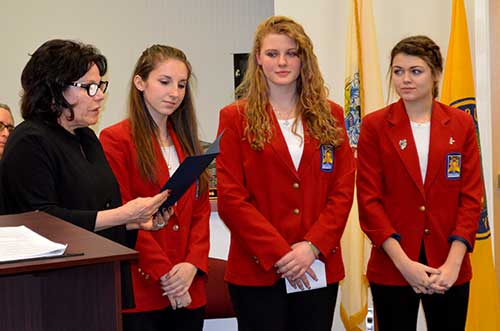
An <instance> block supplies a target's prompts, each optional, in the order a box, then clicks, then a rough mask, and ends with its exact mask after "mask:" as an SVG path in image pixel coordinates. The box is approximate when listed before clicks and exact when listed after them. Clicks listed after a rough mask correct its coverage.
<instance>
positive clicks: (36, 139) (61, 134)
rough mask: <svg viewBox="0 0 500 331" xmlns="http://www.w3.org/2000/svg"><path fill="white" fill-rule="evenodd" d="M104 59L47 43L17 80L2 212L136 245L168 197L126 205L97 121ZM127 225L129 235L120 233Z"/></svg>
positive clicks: (128, 294) (1, 171) (0, 171)
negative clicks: (17, 107) (17, 108)
mask: <svg viewBox="0 0 500 331" xmlns="http://www.w3.org/2000/svg"><path fill="white" fill-rule="evenodd" d="M106 67H107V61H106V58H105V57H104V56H103V55H101V53H100V52H99V51H98V50H97V49H96V48H95V47H93V46H91V45H86V44H83V43H79V42H74V41H71V40H58V39H55V40H49V41H47V42H45V43H44V44H43V45H41V46H40V47H39V48H38V49H37V50H36V51H35V52H34V53H33V55H31V58H30V60H29V61H28V63H27V64H26V66H25V67H24V70H23V72H22V76H21V84H22V88H23V94H22V100H21V113H22V116H23V118H24V122H22V123H21V124H19V125H18V126H17V128H16V130H14V131H13V132H12V135H11V136H10V138H9V143H8V144H7V146H6V148H5V152H4V155H3V159H2V161H1V162H0V163H1V168H0V183H1V187H0V193H1V197H0V198H1V199H2V200H3V202H4V209H5V210H3V213H6V214H14V213H21V212H27V211H33V210H40V211H44V212H47V213H49V214H51V215H54V216H57V217H59V218H62V219H63V220H66V221H68V222H70V223H73V224H75V225H77V226H79V227H82V228H84V229H87V230H90V231H96V233H98V234H99V235H102V236H104V237H106V238H109V239H111V240H113V241H115V242H118V243H120V244H124V245H128V246H129V247H134V243H135V239H136V236H137V231H136V230H135V229H138V228H142V229H148V230H155V229H158V228H159V227H160V226H161V224H164V223H165V222H166V221H167V220H168V216H169V215H168V214H166V215H157V214H156V212H157V210H158V208H159V206H160V205H161V203H163V201H165V200H166V199H167V197H168V192H164V193H161V194H157V195H155V196H154V197H151V198H139V199H135V200H132V201H130V202H128V203H126V204H124V205H122V201H121V198H120V190H119V187H118V183H117V182H116V179H115V177H114V175H113V172H112V171H111V168H110V167H109V165H108V162H107V161H106V158H105V156H104V153H103V150H102V147H101V144H100V143H99V140H98V139H97V137H96V136H95V134H94V131H92V130H91V129H90V128H89V126H90V125H93V124H96V122H97V120H98V116H99V113H100V111H101V105H102V102H103V100H104V92H105V91H106V87H107V86H108V82H106V81H103V80H102V76H103V75H104V74H105V73H106ZM126 227H127V228H128V229H129V230H130V231H126ZM121 273H122V282H121V284H122V304H123V306H124V307H132V306H133V295H132V284H131V276H130V268H129V265H128V263H122V268H121Z"/></svg>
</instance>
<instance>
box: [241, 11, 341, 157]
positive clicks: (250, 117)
mask: <svg viewBox="0 0 500 331" xmlns="http://www.w3.org/2000/svg"><path fill="white" fill-rule="evenodd" d="M271 33H275V34H284V35H286V36H288V37H289V38H291V39H292V40H293V41H295V42H296V43H297V52H298V55H299V58H300V61H301V69H300V74H299V77H298V78H297V96H298V102H297V111H298V114H299V115H302V116H303V118H304V120H305V122H306V124H307V130H308V132H309V134H310V135H311V136H312V137H314V138H316V139H317V140H318V141H319V143H320V144H331V145H333V146H335V147H337V146H340V144H342V142H343V134H342V126H341V125H339V123H338V121H337V120H336V119H335V118H334V117H333V116H332V114H331V110H330V105H329V103H328V99H327V96H328V90H327V88H326V87H325V82H324V80H323V77H322V75H321V72H320V70H319V65H318V59H317V58H316V55H315V54H314V52H313V44H312V41H311V39H310V38H309V36H308V35H307V34H306V33H305V31H304V28H303V27H302V26H301V25H300V24H298V23H297V22H295V21H294V20H292V19H290V18H288V17H285V16H271V17H269V18H267V19H266V20H265V21H264V22H262V23H261V24H260V25H259V26H258V27H257V30H256V32H255V37H254V43H253V48H252V52H251V54H250V56H249V58H248V68H247V70H246V72H245V76H244V78H243V81H242V83H241V84H240V85H239V86H238V88H237V89H236V97H237V99H238V101H237V105H238V106H241V107H244V109H245V115H246V119H247V124H246V128H245V138H246V139H247V140H248V141H249V143H250V146H251V147H252V148H253V149H254V150H262V149H263V148H264V144H266V143H269V142H270V141H271V138H272V136H273V129H272V125H271V116H270V113H269V112H268V111H267V110H266V106H267V104H268V102H269V87H268V85H267V80H266V76H265V75H264V72H263V70H262V67H261V66H260V65H259V64H258V63H257V58H256V55H257V54H259V53H260V51H261V47H262V41H263V40H264V38H265V37H266V36H267V35H268V34H271Z"/></svg>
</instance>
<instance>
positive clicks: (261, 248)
mask: <svg viewBox="0 0 500 331" xmlns="http://www.w3.org/2000/svg"><path fill="white" fill-rule="evenodd" d="M237 95H238V100H237V101H236V102H235V103H233V104H231V105H228V106H226V107H224V108H223V109H222V110H221V112H220V123H219V133H221V132H224V136H223V137H222V140H221V145H220V150H221V153H220V155H219V156H218V158H217V184H218V186H217V193H218V212H219V215H220V217H221V219H222V220H223V221H224V223H225V224H226V225H227V226H228V228H229V230H230V231H231V245H230V249H229V258H228V262H227V269H226V275H225V279H226V281H227V282H229V290H230V295H231V300H232V302H233V306H234V309H235V311H236V315H237V319H238V329H239V330H259V331H262V330H273V331H279V330H331V327H332V323H333V313H334V310H335V302H336V298H337V291H338V283H339V281H340V280H342V279H343V277H344V267H343V262H342V253H341V250H340V238H341V236H342V233H343V231H344V227H345V225H346V222H347V217H348V214H349V210H350V208H351V205H352V200H353V190H354V171H355V163H354V158H353V154H352V150H351V148H350V146H349V143H348V141H347V135H346V131H345V127H344V118H343V111H342V108H341V107H340V106H339V105H337V104H335V103H333V102H331V101H329V100H328V99H327V90H326V88H325V85H324V81H323V78H322V76H321V73H320V71H319V66H318V61H317V58H316V56H315V55H314V52H313V45H312V42H311V39H310V38H309V37H308V36H307V34H306V33H305V32H304V29H303V28H302V26H301V25H300V24H298V23H297V22H295V21H293V20H292V19H290V18H287V17H283V16H273V17H269V18H268V19H266V20H265V21H264V22H262V23H261V24H260V25H259V26H258V27H257V31H256V33H255V39H254V45H253V49H252V53H251V55H250V57H249V62H248V69H247V71H246V74H245V77H244V80H243V83H242V85H241V86H240V87H239V89H238V91H237ZM316 259H319V260H321V261H323V262H324V263H325V264H326V281H327V284H328V285H327V287H324V288H320V289H315V290H311V291H305V290H301V291H299V292H298V293H294V294H287V292H286V290H285V280H286V281H288V282H290V284H291V285H292V287H299V288H300V289H306V288H309V287H310V283H309V280H308V279H307V278H306V274H308V275H310V276H311V279H317V275H316V274H315V273H314V271H313V270H312V269H311V265H312V264H313V262H314V261H315V260H316Z"/></svg>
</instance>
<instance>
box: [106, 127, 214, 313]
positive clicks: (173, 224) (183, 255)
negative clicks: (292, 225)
mask: <svg viewBox="0 0 500 331" xmlns="http://www.w3.org/2000/svg"><path fill="white" fill-rule="evenodd" d="M168 133H169V134H170V136H171V137H172V140H173V142H174V145H175V149H176V151H177V154H178V156H179V161H181V162H182V160H183V159H184V152H183V150H182V147H181V145H180V143H179V141H178V139H177V136H176V134H175V132H174V131H173V129H172V128H171V127H170V126H169V128H168ZM152 139H153V141H154V148H155V153H156V157H157V160H158V166H157V169H156V173H157V178H158V181H157V183H154V184H153V183H151V182H148V181H145V180H144V179H142V177H141V175H140V173H139V169H138V166H137V154H136V149H135V144H134V142H133V140H132V133H131V129H130V123H129V121H128V120H124V121H122V122H119V123H117V124H115V125H113V126H111V127H109V128H107V129H105V130H103V131H102V132H101V135H100V140H101V143H102V146H103V148H104V153H105V154H106V158H107V159H108V162H109V164H110V165H111V168H112V169H113V172H114V174H115V176H116V178H117V180H118V183H119V184H120V192H121V195H122V200H123V203H126V202H128V201H130V200H132V199H134V198H137V197H149V196H153V195H155V194H157V193H158V192H160V189H161V187H162V186H163V184H165V182H166V181H167V180H168V178H169V177H170V175H169V172H168V167H167V164H166V162H165V160H164V158H163V155H162V153H161V149H160V147H159V145H158V143H157V141H156V139H155V138H154V137H152ZM195 186H196V185H195V184H193V185H192V186H191V187H190V188H189V189H188V190H187V191H186V193H185V194H184V195H183V196H182V197H181V198H180V199H179V201H178V202H177V205H176V206H175V214H174V215H173V216H172V217H171V218H170V220H169V222H168V224H167V225H166V226H165V227H164V228H163V229H161V230H159V231H142V230H139V234H138V237H137V243H136V246H135V249H136V250H137V251H139V260H138V261H137V262H134V263H132V266H131V270H132V283H133V288H134V298H135V304H136V307H135V308H134V309H129V310H126V312H142V311H151V310H158V309H162V308H165V307H167V306H168V305H169V304H170V303H169V300H168V298H167V297H163V296H162V295H161V294H162V290H161V287H160V283H159V279H160V277H161V276H163V275H164V274H165V273H167V272H168V271H170V269H171V268H172V267H173V266H174V265H175V264H177V263H179V262H190V263H192V264H193V265H195V266H196V267H197V268H198V270H199V271H198V274H197V275H196V276H195V278H194V280H193V283H192V284H191V288H190V289H189V293H190V295H191V298H192V303H191V305H190V306H189V307H188V308H198V307H201V306H203V305H205V304H206V293H205V283H206V273H207V269H208V251H209V218H210V203H209V201H208V193H206V194H204V195H202V196H200V197H199V199H196V197H195V196H196V187H195Z"/></svg>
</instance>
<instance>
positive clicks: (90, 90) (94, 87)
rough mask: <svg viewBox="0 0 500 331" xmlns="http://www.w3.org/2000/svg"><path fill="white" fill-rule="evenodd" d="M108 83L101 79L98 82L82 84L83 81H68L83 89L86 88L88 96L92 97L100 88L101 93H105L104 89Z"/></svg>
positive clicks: (71, 84)
mask: <svg viewBox="0 0 500 331" xmlns="http://www.w3.org/2000/svg"><path fill="white" fill-rule="evenodd" d="M108 84H109V82H108V81H105V80H101V81H100V82H99V83H88V84H84V83H76V82H73V83H70V84H69V85H70V86H74V87H80V88H83V89H85V90H87V94H88V95H89V97H93V96H95V95H96V94H97V91H98V90H101V91H102V93H106V90H107V89H108Z"/></svg>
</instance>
